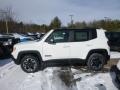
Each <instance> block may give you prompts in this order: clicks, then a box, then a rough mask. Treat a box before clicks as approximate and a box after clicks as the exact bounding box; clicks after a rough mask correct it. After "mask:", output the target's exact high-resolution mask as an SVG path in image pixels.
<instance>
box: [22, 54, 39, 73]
mask: <svg viewBox="0 0 120 90" xmlns="http://www.w3.org/2000/svg"><path fill="white" fill-rule="evenodd" d="M27 58H31V59H34V60H35V62H36V64H37V66H36V68H35V70H34V71H27V70H26V69H25V68H24V67H23V62H24V61H25V60H26V59H27ZM39 67H40V61H39V60H38V58H37V57H35V56H33V55H25V56H24V57H23V58H22V60H21V68H22V70H23V71H24V72H27V73H34V72H37V71H38V70H39Z"/></svg>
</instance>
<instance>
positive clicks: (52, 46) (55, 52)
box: [12, 29, 110, 72]
mask: <svg viewBox="0 0 120 90" xmlns="http://www.w3.org/2000/svg"><path fill="white" fill-rule="evenodd" d="M93 53H100V54H102V55H105V57H104V58H106V59H109V56H110V51H109V46H108V39H107V38H106V36H105V30H103V29H75V30H74V29H57V30H51V31H49V32H48V33H47V34H46V35H45V36H44V37H43V38H42V39H41V40H40V41H31V42H24V43H19V44H16V45H15V46H14V50H13V52H12V55H13V58H14V61H15V63H16V64H21V60H22V59H23V58H24V57H25V56H26V55H32V54H36V55H33V56H36V57H38V59H39V61H42V62H45V61H51V60H57V61H61V60H66V59H68V60H71V61H72V60H73V61H74V60H75V59H77V60H78V59H80V60H83V61H86V62H87V59H88V58H89V57H90V56H91V54H93ZM25 59H27V58H25ZM80 60H79V61H80ZM23 62H24V60H23ZM105 62H107V61H105ZM61 63H62V61H61ZM22 68H23V67H22ZM24 71H26V72H30V71H27V70H24ZM31 72H34V71H31Z"/></svg>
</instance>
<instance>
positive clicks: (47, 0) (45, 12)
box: [0, 0, 120, 24]
mask: <svg viewBox="0 0 120 90" xmlns="http://www.w3.org/2000/svg"><path fill="white" fill-rule="evenodd" d="M6 7H12V9H13V11H14V13H15V15H16V17H17V19H19V20H20V21H23V22H28V23H37V24H49V23H50V21H51V19H53V18H54V17H55V16H58V17H59V18H60V19H61V21H62V23H63V24H67V23H68V22H70V16H69V15H71V14H73V15H74V17H73V19H74V21H83V20H84V21H91V20H95V19H96V20H98V19H104V17H109V18H111V19H120V0H0V8H1V9H4V8H6Z"/></svg>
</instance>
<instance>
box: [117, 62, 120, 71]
mask: <svg viewBox="0 0 120 90" xmlns="http://www.w3.org/2000/svg"><path fill="white" fill-rule="evenodd" d="M117 68H118V69H119V70H120V60H119V62H118V63H117Z"/></svg>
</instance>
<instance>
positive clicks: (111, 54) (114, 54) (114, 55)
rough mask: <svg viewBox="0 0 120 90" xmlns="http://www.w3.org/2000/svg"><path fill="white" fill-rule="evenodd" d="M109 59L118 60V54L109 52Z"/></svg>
mask: <svg viewBox="0 0 120 90" xmlns="http://www.w3.org/2000/svg"><path fill="white" fill-rule="evenodd" d="M110 58H111V59H120V52H111V53H110Z"/></svg>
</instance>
